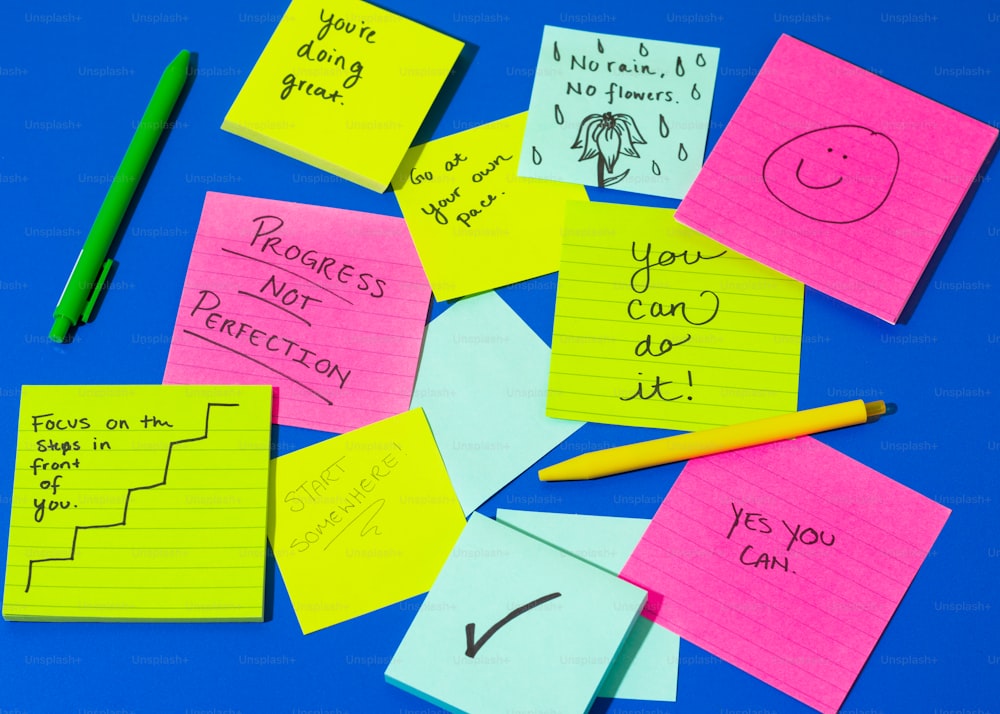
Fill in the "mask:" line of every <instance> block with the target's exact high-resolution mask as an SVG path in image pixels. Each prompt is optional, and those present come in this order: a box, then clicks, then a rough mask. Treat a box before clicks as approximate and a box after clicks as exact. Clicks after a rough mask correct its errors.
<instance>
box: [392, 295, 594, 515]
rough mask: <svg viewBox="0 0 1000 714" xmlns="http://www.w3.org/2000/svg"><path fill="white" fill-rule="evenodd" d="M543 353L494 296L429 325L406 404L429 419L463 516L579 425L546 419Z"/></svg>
mask: <svg viewBox="0 0 1000 714" xmlns="http://www.w3.org/2000/svg"><path fill="white" fill-rule="evenodd" d="M549 355H550V350H549V347H548V345H546V344H545V343H544V342H542V340H541V338H539V337H538V335H536V334H535V333H534V332H533V331H532V330H531V328H530V327H528V326H527V325H526V324H525V323H524V321H523V320H522V319H521V318H520V317H519V316H518V315H517V313H515V312H514V311H513V310H512V309H511V308H510V307H509V306H508V305H507V303H505V302H504V301H503V299H502V298H501V297H500V296H499V295H497V294H496V293H495V292H492V291H491V292H486V293H482V294H480V295H475V296H472V297H467V298H464V299H462V300H459V301H458V302H456V303H455V304H454V305H452V306H451V307H450V308H448V309H447V310H446V311H445V312H443V313H442V314H441V315H439V316H438V317H436V318H435V319H434V320H432V321H431V323H430V325H428V326H427V334H426V336H425V338H424V349H423V353H422V354H421V356H420V365H419V367H418V368H417V380H416V384H415V386H414V389H413V401H412V406H414V407H418V406H419V407H423V409H424V413H425V414H426V415H427V421H428V423H429V424H430V426H431V431H432V432H433V433H434V439H435V441H437V445H438V448H439V449H440V450H441V458H442V459H444V464H445V467H447V469H448V475H449V476H450V477H451V481H452V485H453V486H454V487H455V493H456V494H457V495H458V500H459V502H460V503H461V504H462V508H463V509H465V514H466V515H469V514H470V513H472V512H473V511H474V510H476V508H478V507H479V506H481V505H482V504H483V502H484V501H485V500H486V499H488V498H490V497H491V496H492V495H493V494H495V493H496V492H497V491H499V490H500V489H501V488H503V487H504V486H506V485H507V484H508V483H510V482H511V481H513V480H514V479H515V478H517V477H518V476H519V475H520V474H521V473H523V472H524V471H525V469H527V468H528V467H530V466H531V465H532V464H534V463H535V462H536V461H538V459H540V458H541V457H542V456H544V455H545V454H547V453H548V452H549V451H551V450H552V449H553V448H554V447H555V446H557V445H558V444H559V443H560V442H562V441H563V440H565V439H566V438H567V437H568V436H569V435H570V434H572V433H573V432H574V431H576V430H577V429H579V428H580V427H581V426H582V425H583V424H582V422H578V421H571V420H568V419H554V418H552V417H547V416H545V395H546V392H547V389H548V370H549Z"/></svg>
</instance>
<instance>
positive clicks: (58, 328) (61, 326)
mask: <svg viewBox="0 0 1000 714" xmlns="http://www.w3.org/2000/svg"><path fill="white" fill-rule="evenodd" d="M69 328H70V321H69V320H68V319H67V318H65V317H60V316H57V317H56V319H55V322H54V323H53V324H52V329H51V330H49V339H50V340H52V341H53V342H64V341H65V340H66V333H67V332H69Z"/></svg>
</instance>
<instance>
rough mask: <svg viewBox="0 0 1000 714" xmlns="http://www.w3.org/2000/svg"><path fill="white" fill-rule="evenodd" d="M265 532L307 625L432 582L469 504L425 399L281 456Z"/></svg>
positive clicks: (358, 611)
mask: <svg viewBox="0 0 1000 714" xmlns="http://www.w3.org/2000/svg"><path fill="white" fill-rule="evenodd" d="M273 478H274V501H273V503H272V505H271V512H270V516H271V521H270V523H269V526H268V537H269V538H270V540H271V548H272V549H273V550H274V557H275V559H276V560H277V561H278V567H279V568H280V569H281V577H282V579H283V580H284V581H285V587H286V588H288V594H289V596H290V598H291V600H292V606H293V607H294V608H295V615H296V617H298V620H299V626H300V627H301V628H302V632H303V633H304V634H308V633H310V632H315V631H316V630H319V629H321V628H323V627H329V626H330V625H335V624H337V623H338V622H343V621H344V620H348V619H350V618H352V617H357V616H358V615H363V614H365V613H367V612H371V611H373V610H376V609H378V608H380V607H384V606H386V605H390V604H392V603H395V602H399V601H401V600H405V599H406V598H408V597H413V596H414V595H419V594H420V593H424V592H427V591H428V590H429V589H430V587H431V584H432V583H433V582H434V578H435V577H436V576H437V573H438V571H439V570H440V569H441V565H442V564H443V563H444V561H445V558H447V557H448V554H449V553H450V552H451V549H452V546H454V544H455V541H456V540H457V539H458V536H459V534H460V533H461V532H462V528H464V527H465V514H464V513H462V507H461V506H460V505H459V502H458V498H456V496H455V491H454V490H453V489H452V487H451V482H450V481H449V480H448V472H447V471H445V467H444V463H443V462H442V461H441V454H440V453H439V452H438V449H437V446H436V445H435V443H434V437H433V435H432V434H431V430H430V427H429V426H428V425H427V419H426V417H425V416H424V413H423V411H422V410H420V409H413V410H411V411H407V412H404V413H402V414H399V415H398V416H394V417H389V418H388V419H384V420H383V421H380V422H378V423H377V424H371V425H369V426H366V427H362V428H360V429H356V430H355V431H352V432H350V433H348V434H344V435H343V436H338V437H334V438H332V439H327V440H326V441H323V442H320V443H318V444H314V445H313V446H310V447H307V448H305V449H300V450H299V451H295V452H292V453H291V454H286V455H284V456H280V457H278V458H277V459H275V460H274V466H273Z"/></svg>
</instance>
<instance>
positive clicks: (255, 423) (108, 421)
mask: <svg viewBox="0 0 1000 714" xmlns="http://www.w3.org/2000/svg"><path fill="white" fill-rule="evenodd" d="M270 415H271V388H270V387H266V386H245V387H218V386H197V387H188V386H162V385H155V386H149V385H146V386H85V387H77V386H25V387H23V388H22V389H21V410H20V414H19V416H18V430H17V457H16V460H15V465H14V494H13V498H12V501H11V502H12V507H11V518H10V540H9V544H8V549H7V574H6V579H5V582H4V596H3V616H4V618H5V619H7V620H32V621H60V620H86V621H99V620H122V621H126V620H134V621H198V620H227V621H247V622H259V621H262V620H263V619H264V574H265V573H264V565H265V556H266V548H267V543H266V541H267V537H266V528H267V481H268V459H269V454H270V444H271V419H270Z"/></svg>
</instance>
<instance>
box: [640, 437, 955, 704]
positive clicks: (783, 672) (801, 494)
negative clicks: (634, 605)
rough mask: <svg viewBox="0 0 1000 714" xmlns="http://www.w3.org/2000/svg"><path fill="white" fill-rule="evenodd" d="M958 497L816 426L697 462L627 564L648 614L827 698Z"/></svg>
mask: <svg viewBox="0 0 1000 714" xmlns="http://www.w3.org/2000/svg"><path fill="white" fill-rule="evenodd" d="M949 514H950V511H949V509H947V508H945V507H944V506H941V505H939V504H937V503H935V502H933V501H931V500H930V499H928V498H926V497H924V496H922V495H920V494H919V493H916V492H914V491H912V490H910V489H909V488H907V487H905V486H903V485H902V484H899V483H896V482H895V481H893V480H891V479H889V478H888V477H886V476H883V475H882V474H880V473H878V472H877V471H874V470H873V469H871V468H869V467H867V466H865V465H863V464H861V463H858V462H857V461H855V460H853V459H851V458H850V457H848V456H845V455H844V454H841V453H840V452H838V451H836V450H835V449H833V448H831V447H829V446H826V445H825V444H823V443H822V442H820V441H817V440H816V439H813V438H810V437H804V438H800V439H795V440H791V441H782V442H777V443H774V444H768V445H765V446H759V447H755V448H751V449H742V450H739V451H732V452H728V453H724V454H718V455H715V456H708V457H703V458H700V459H693V460H692V461H690V462H688V464H687V465H686V466H685V468H684V470H683V471H682V472H681V475H680V476H679V477H678V479H677V481H676V483H675V484H674V486H673V488H671V490H670V492H669V493H668V494H667V497H666V499H664V501H663V504H662V505H661V506H660V509H659V510H658V511H657V512H656V515H655V516H654V517H653V522H652V524H651V525H650V527H649V530H648V531H647V532H646V534H645V535H644V536H643V538H642V541H641V542H640V543H639V547H638V548H636V550H635V553H634V554H633V556H632V558H631V559H630V560H629V562H628V563H627V564H626V566H625V569H624V570H623V571H622V574H621V575H622V577H623V578H625V579H626V580H629V581H630V582H634V583H636V584H637V585H640V586H641V587H644V588H646V589H647V590H649V593H650V595H649V603H648V604H647V606H646V609H645V610H644V612H643V614H644V615H645V616H646V617H648V618H651V619H653V620H654V621H655V622H657V623H660V624H662V625H663V626H665V627H668V628H670V629H671V630H673V631H674V632H676V633H677V634H679V635H680V636H681V637H683V638H684V639H687V640H690V641H691V642H693V643H694V644H696V645H698V646H699V647H703V648H704V649H706V650H708V651H709V652H712V653H714V654H716V655H718V656H719V657H721V658H723V659H725V660H726V661H728V662H730V663H732V664H734V665H736V666H737V667H740V668H741V669H743V670H745V671H747V672H749V673H750V674H752V675H754V676H755V677H759V678H760V679H762V680H764V681H765V682H767V683H769V684H771V685H773V686H775V687H777V688H778V689H780V690H782V691H783V692H785V693H787V694H789V695H790V696H792V697H795V698H796V699H798V700H799V701H802V702H804V703H805V704H808V705H809V706H811V707H813V708H815V709H818V710H820V711H823V712H835V711H836V710H837V709H838V708H839V707H840V705H841V704H842V703H843V701H844V698H845V697H846V696H847V693H848V691H849V690H850V689H851V687H852V686H853V684H854V680H855V679H856V678H857V676H858V674H859V673H860V671H861V668H862V667H863V666H864V664H865V661H866V660H867V659H868V656H869V655H870V654H871V651H872V649H873V648H874V646H875V643H876V642H877V641H878V639H879V637H881V635H882V631H883V630H884V629H885V626H886V624H887V623H888V621H889V618H890V617H892V614H893V612H894V611H895V610H896V607H897V606H898V604H899V602H900V600H901V599H902V597H903V595H904V593H905V592H906V589H907V588H908V587H909V586H910V583H911V582H912V580H913V578H914V576H915V575H916V572H917V569H918V568H919V567H920V565H921V563H922V562H923V560H924V558H925V557H926V556H927V553H928V551H929V550H930V548H931V546H932V545H933V543H934V540H935V539H936V538H937V536H938V533H940V531H941V528H942V527H943V526H944V523H945V521H946V520H947V518H948V515H949Z"/></svg>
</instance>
